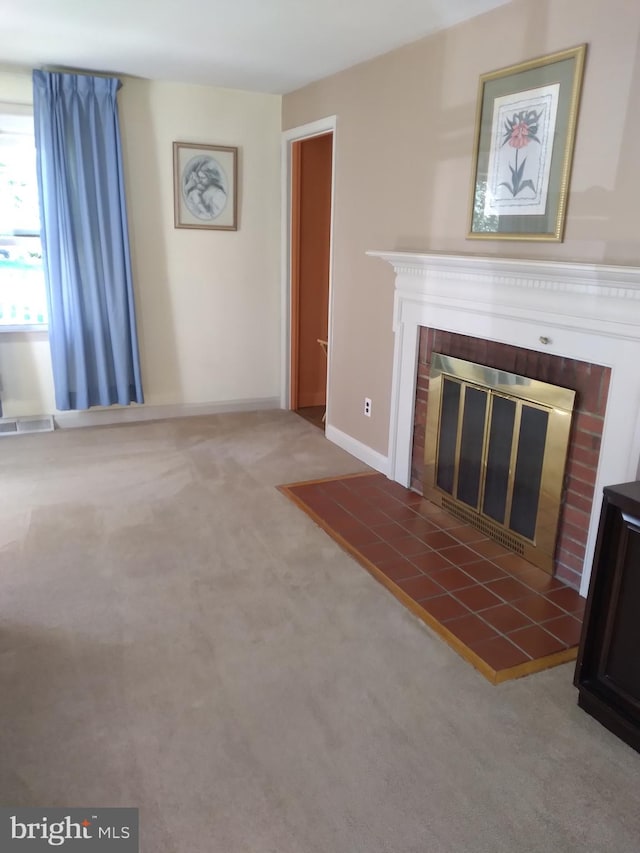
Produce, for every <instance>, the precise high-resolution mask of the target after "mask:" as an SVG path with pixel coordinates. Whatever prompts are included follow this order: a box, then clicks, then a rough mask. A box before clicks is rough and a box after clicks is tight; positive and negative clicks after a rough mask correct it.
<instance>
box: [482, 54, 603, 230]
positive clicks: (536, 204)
mask: <svg viewBox="0 0 640 853" xmlns="http://www.w3.org/2000/svg"><path fill="white" fill-rule="evenodd" d="M586 52H587V45H585V44H582V45H578V46H577V47H572V48H568V49H567V50H560V51H558V52H556V53H550V54H548V55H547V56H540V57H537V58H535V59H528V60H526V61H524V62H520V63H518V64H517V65H511V66H509V67H508V68H500V69H498V70H497V71H489V72H488V73H486V74H482V75H481V77H480V81H479V87H478V100H477V106H476V138H475V150H474V155H473V164H472V169H473V171H472V182H471V205H470V208H471V210H470V217H469V219H470V223H469V231H468V234H467V237H468V238H478V239H500V240H505V239H506V240H553V241H556V242H560V241H561V240H562V239H563V232H564V223H565V218H566V209H567V203H568V198H569V179H570V173H571V161H572V156H573V146H574V141H575V134H576V126H577V118H578V106H579V100H580V90H581V86H582V77H583V72H584V63H585V56H586Z"/></svg>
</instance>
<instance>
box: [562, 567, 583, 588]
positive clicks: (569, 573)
mask: <svg viewBox="0 0 640 853" xmlns="http://www.w3.org/2000/svg"><path fill="white" fill-rule="evenodd" d="M556 577H559V578H560V580H563V581H564V582H565V583H568V584H569V586H571V587H573V589H580V578H581V575H580V574H579V573H578V572H574V571H573V570H572V569H569V568H567V567H566V566H558V567H557V569H556Z"/></svg>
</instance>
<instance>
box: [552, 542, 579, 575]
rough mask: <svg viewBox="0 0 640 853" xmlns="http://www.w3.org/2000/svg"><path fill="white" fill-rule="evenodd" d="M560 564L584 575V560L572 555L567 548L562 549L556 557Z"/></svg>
mask: <svg viewBox="0 0 640 853" xmlns="http://www.w3.org/2000/svg"><path fill="white" fill-rule="evenodd" d="M556 559H557V561H558V563H559V564H562V565H563V566H568V567H569V568H570V569H573V570H574V572H578V574H582V568H583V565H584V558H582V559H581V558H580V557H576V555H575V554H571V553H570V552H569V551H567V550H566V549H565V548H561V549H560V551H559V552H558V554H557V557H556Z"/></svg>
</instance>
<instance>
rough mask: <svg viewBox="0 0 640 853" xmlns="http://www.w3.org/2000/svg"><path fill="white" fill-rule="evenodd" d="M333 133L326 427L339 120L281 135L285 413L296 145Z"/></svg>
mask: <svg viewBox="0 0 640 853" xmlns="http://www.w3.org/2000/svg"><path fill="white" fill-rule="evenodd" d="M327 133H332V134H333V138H332V149H331V224H330V230H329V325H328V334H327V340H328V341H329V346H328V354H327V392H326V395H327V405H326V413H327V414H326V423H327V424H328V423H329V422H330V420H329V418H330V414H329V402H330V396H329V383H330V379H331V340H332V328H333V286H332V284H333V221H334V220H333V216H334V197H335V175H336V170H335V155H336V116H327V117H326V118H323V119H319V120H318V121H314V122H311V123H309V124H303V125H300V126H299V127H294V128H292V129H291V130H285V131H284V132H283V134H282V149H281V166H282V245H281V268H282V283H281V310H280V322H281V336H280V407H281V408H282V409H291V408H292V405H291V403H292V383H291V369H292V358H291V353H292V345H293V344H295V343H296V341H295V340H294V336H293V334H292V327H293V319H294V316H293V310H292V309H293V308H294V306H292V292H291V281H292V258H291V255H292V246H293V239H292V236H293V235H292V228H293V225H294V223H293V222H292V205H293V197H292V184H293V181H292V176H293V157H292V151H293V143H294V142H300V141H302V140H304V139H311V138H312V137H313V136H324V135H325V134H327Z"/></svg>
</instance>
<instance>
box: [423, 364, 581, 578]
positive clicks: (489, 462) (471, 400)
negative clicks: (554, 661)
mask: <svg viewBox="0 0 640 853" xmlns="http://www.w3.org/2000/svg"><path fill="white" fill-rule="evenodd" d="M430 368H431V369H430V378H429V407H428V418H427V422H426V428H425V441H424V446H425V453H424V461H425V464H424V479H423V486H424V488H423V489H422V491H423V494H424V495H425V496H426V497H428V498H429V499H430V500H431V501H433V502H434V503H436V504H438V505H439V506H441V507H443V509H445V510H447V511H448V512H449V513H450V514H452V515H454V516H456V517H457V518H459V519H461V520H462V521H464V522H466V523H468V524H471V525H473V526H474V527H476V528H478V529H479V530H481V531H482V532H483V533H486V534H488V535H489V536H491V537H492V538H493V539H495V540H497V541H498V542H500V543H501V544H502V545H504V546H506V547H507V548H510V549H511V550H512V551H515V552H516V553H517V554H520V555H521V556H523V557H524V558H525V559H526V560H528V561H529V562H530V563H533V564H534V565H536V566H538V567H539V568H541V569H544V570H545V571H547V572H549V573H550V574H551V573H552V572H553V570H554V554H555V545H556V538H557V533H558V522H559V519H560V508H561V502H562V497H563V491H564V471H565V464H566V459H567V448H568V445H569V432H570V427H571V414H572V412H573V404H574V399H575V391H572V390H569V389H567V388H562V387H560V386H558V385H552V384H550V383H548V382H541V381H539V380H537V379H533V378H531V377H526V376H519V375H518V374H515V373H510V372H508V371H506V370H498V369H496V368H493V367H490V366H488V365H483V364H477V363H475V362H472V361H466V360H464V359H460V358H453V357H451V356H449V355H444V354H442V353H439V352H434V353H432V356H431V366H430ZM414 454H415V446H414Z"/></svg>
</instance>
